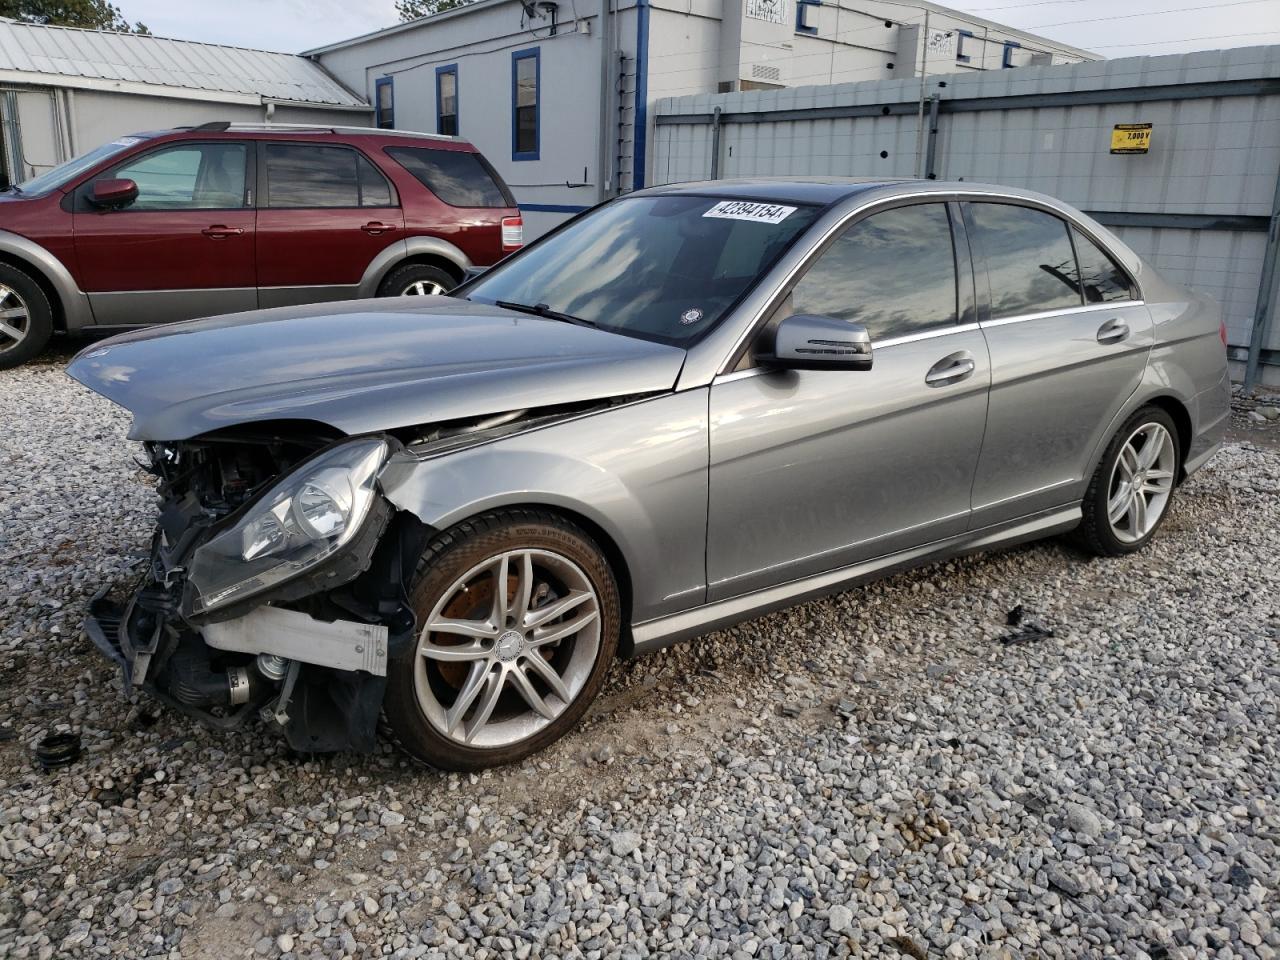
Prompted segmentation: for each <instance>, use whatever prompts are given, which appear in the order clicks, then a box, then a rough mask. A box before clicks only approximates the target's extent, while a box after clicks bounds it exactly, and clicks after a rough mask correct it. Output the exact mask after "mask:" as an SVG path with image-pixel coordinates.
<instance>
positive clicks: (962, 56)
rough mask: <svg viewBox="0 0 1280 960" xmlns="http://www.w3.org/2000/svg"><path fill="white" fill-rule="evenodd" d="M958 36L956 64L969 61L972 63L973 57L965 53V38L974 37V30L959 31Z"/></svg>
mask: <svg viewBox="0 0 1280 960" xmlns="http://www.w3.org/2000/svg"><path fill="white" fill-rule="evenodd" d="M956 34H957V37H956V63H968V62H969V61H971V60H972V59H973V57H971V56H969V54H967V53H965V52H964V38H965V37H972V36H973V31H972V30H957V31H956Z"/></svg>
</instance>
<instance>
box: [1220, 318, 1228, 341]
mask: <svg viewBox="0 0 1280 960" xmlns="http://www.w3.org/2000/svg"><path fill="white" fill-rule="evenodd" d="M1218 337H1219V339H1221V340H1222V345H1223V346H1224V347H1225V346H1226V345H1227V321H1225V320H1223V321H1222V322H1220V323H1219V324H1218Z"/></svg>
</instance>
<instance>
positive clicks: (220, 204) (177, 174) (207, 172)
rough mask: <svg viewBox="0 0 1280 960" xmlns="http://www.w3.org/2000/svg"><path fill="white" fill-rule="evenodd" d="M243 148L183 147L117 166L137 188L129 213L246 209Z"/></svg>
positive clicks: (234, 145)
mask: <svg viewBox="0 0 1280 960" xmlns="http://www.w3.org/2000/svg"><path fill="white" fill-rule="evenodd" d="M247 155H248V148H247V147H246V146H245V145H244V144H243V143H179V144H175V145H174V146H171V147H165V148H163V149H160V150H154V151H152V152H151V153H148V154H144V155H143V156H141V157H137V158H135V159H133V160H130V161H127V162H126V163H124V164H122V165H121V166H119V167H116V168H115V169H114V170H113V171H112V172H111V174H110V175H111V176H112V177H116V178H118V179H122V180H132V181H133V182H134V183H136V184H137V185H138V199H137V200H135V201H134V202H133V203H132V204H130V206H129V209H130V210H231V209H237V208H240V207H244V206H246V202H245V199H246V198H245V162H246V160H245V158H246V157H247Z"/></svg>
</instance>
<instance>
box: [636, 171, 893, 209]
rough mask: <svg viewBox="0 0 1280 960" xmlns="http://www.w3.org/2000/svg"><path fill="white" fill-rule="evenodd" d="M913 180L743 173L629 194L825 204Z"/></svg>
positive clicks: (668, 185)
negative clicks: (731, 176)
mask: <svg viewBox="0 0 1280 960" xmlns="http://www.w3.org/2000/svg"><path fill="white" fill-rule="evenodd" d="M912 182H914V181H911V180H907V179H905V178H902V179H888V178H874V179H871V178H860V177H742V178H738V179H731V180H698V181H693V182H689V183H672V184H666V185H665V186H660V187H649V188H647V189H645V190H637V191H636V192H635V193H633V194H630V196H642V197H643V196H665V195H670V194H680V193H685V194H690V195H697V196H702V197H725V198H727V199H734V200H758V201H761V202H766V203H810V204H819V205H821V206H826V205H827V204H830V203H835V202H836V201H838V200H844V199H845V198H846V197H851V196H853V195H854V194H858V193H863V192H865V191H867V190H873V189H875V188H877V187H886V186H891V185H893V184H899V183H912Z"/></svg>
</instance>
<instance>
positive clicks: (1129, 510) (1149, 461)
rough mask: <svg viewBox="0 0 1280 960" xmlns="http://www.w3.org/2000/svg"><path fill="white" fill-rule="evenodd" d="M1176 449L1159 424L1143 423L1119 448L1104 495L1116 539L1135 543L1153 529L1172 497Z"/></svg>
mask: <svg viewBox="0 0 1280 960" xmlns="http://www.w3.org/2000/svg"><path fill="white" fill-rule="evenodd" d="M1176 460H1177V447H1176V446H1175V444H1174V442H1173V437H1172V436H1171V435H1170V433H1169V431H1168V430H1167V429H1165V427H1164V426H1163V425H1162V424H1159V423H1151V422H1148V423H1144V424H1142V425H1141V426H1140V427H1138V428H1137V429H1136V430H1135V431H1134V432H1133V433H1132V434H1130V436H1129V439H1128V440H1126V441H1125V442H1124V446H1122V447H1121V448H1120V456H1119V457H1117V458H1116V464H1115V467H1114V468H1113V469H1112V471H1111V484H1110V486H1109V487H1108V495H1107V521H1108V522H1109V523H1110V524H1111V531H1112V533H1114V534H1115V536H1116V539H1117V540H1120V541H1121V542H1122V543H1137V542H1138V541H1139V540H1142V539H1143V538H1144V537H1146V536H1147V535H1148V534H1149V533H1151V531H1152V530H1154V529H1155V528H1156V524H1158V523H1159V522H1160V518H1161V517H1162V516H1164V512H1165V509H1166V508H1167V507H1168V505H1169V495H1170V494H1171V493H1173V482H1174V477H1175V470H1176V466H1177V464H1176Z"/></svg>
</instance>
